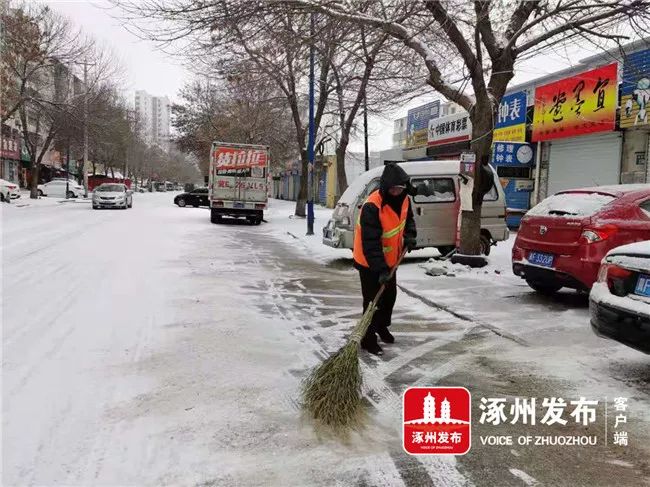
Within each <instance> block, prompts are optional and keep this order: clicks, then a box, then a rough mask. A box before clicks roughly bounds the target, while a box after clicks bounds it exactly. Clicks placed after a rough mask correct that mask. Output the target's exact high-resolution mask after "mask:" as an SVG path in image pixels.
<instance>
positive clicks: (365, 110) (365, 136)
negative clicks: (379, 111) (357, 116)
mask: <svg viewBox="0 0 650 487" xmlns="http://www.w3.org/2000/svg"><path fill="white" fill-rule="evenodd" d="M363 148H364V151H365V163H366V171H369V170H370V157H369V156H368V105H367V104H366V94H365V93H364V94H363Z"/></svg>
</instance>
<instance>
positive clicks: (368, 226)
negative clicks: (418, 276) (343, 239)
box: [354, 164, 417, 274]
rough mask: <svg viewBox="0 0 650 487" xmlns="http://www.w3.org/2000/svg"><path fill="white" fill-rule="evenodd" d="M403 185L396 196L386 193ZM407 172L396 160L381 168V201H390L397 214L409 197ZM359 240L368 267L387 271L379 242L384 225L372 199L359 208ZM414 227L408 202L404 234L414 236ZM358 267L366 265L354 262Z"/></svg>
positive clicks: (361, 267) (409, 188) (386, 203)
mask: <svg viewBox="0 0 650 487" xmlns="http://www.w3.org/2000/svg"><path fill="white" fill-rule="evenodd" d="M399 185H405V186H406V191H403V192H402V194H401V195H399V196H398V197H394V196H391V195H390V194H389V193H388V188H390V187H391V186H399ZM410 186H411V185H410V182H409V176H408V174H406V171H404V169H402V168H401V167H400V166H399V165H397V164H387V165H386V167H385V168H384V172H383V173H382V175H381V179H380V180H379V193H380V194H381V197H382V205H390V207H391V208H392V209H393V211H394V212H395V213H397V214H398V215H399V213H400V211H401V208H402V203H403V202H404V198H407V197H408V194H409V193H410V190H411V187H410ZM360 224H361V241H362V244H363V255H364V256H365V257H366V261H368V265H369V266H370V270H371V271H373V272H374V273H376V274H381V273H382V272H387V271H389V270H390V269H389V268H388V265H387V264H386V261H385V260H384V251H383V249H382V245H381V235H382V233H383V229H382V228H381V222H380V221H379V210H378V208H377V207H376V206H375V205H373V204H372V203H365V204H364V205H363V208H362V210H361V219H360ZM416 236H417V231H416V229H415V220H414V219H413V211H412V209H411V207H410V206H409V210H408V215H407V216H406V226H405V228H404V237H405V238H415V237H416ZM354 267H356V268H357V269H365V267H363V266H361V265H359V264H357V263H356V262H355V263H354Z"/></svg>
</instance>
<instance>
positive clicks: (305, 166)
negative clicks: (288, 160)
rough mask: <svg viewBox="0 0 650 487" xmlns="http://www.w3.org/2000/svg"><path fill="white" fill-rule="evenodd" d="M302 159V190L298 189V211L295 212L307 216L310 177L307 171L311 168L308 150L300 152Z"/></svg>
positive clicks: (297, 214)
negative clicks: (306, 207)
mask: <svg viewBox="0 0 650 487" xmlns="http://www.w3.org/2000/svg"><path fill="white" fill-rule="evenodd" d="M300 160H301V167H302V174H301V175H300V191H298V197H297V198H296V211H295V212H294V214H295V215H296V216H307V212H306V210H305V206H306V204H307V182H308V181H307V180H308V178H309V175H308V172H307V171H308V170H309V161H308V158H307V151H306V150H302V151H301V152H300Z"/></svg>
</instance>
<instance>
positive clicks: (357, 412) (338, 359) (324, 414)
mask: <svg viewBox="0 0 650 487" xmlns="http://www.w3.org/2000/svg"><path fill="white" fill-rule="evenodd" d="M405 254H406V249H404V251H403V252H402V253H401V255H400V256H399V259H397V263H396V264H395V267H393V269H392V270H391V271H390V275H389V280H390V279H392V278H393V275H394V274H395V271H396V270H397V267H398V266H399V265H400V263H401V262H402V259H403V258H404V255H405ZM385 288H386V284H382V285H381V287H380V288H379V291H377V295H376V296H375V299H373V300H372V303H370V304H369V305H368V307H367V308H366V310H365V311H364V313H363V316H362V317H361V319H360V320H359V322H358V323H357V325H356V326H355V327H354V330H353V332H352V334H351V335H350V338H348V342H347V343H346V344H345V345H344V346H343V347H342V348H341V349H339V351H338V352H336V353H335V354H334V355H332V356H331V357H329V358H328V359H327V360H325V362H323V363H322V364H321V365H319V366H318V367H316V368H315V369H314V370H313V371H312V372H311V374H310V375H309V377H307V378H306V379H305V381H304V383H303V388H302V407H303V409H304V410H305V411H306V412H307V413H308V414H309V415H310V416H311V417H312V418H313V419H314V420H315V421H316V423H317V424H321V425H324V426H326V427H328V428H330V429H332V430H333V431H335V432H337V433H345V432H346V431H348V430H350V429H356V428H358V427H360V426H361V425H362V424H363V419H364V417H365V414H364V413H365V409H364V407H363V399H362V397H361V382H362V378H361V370H360V368H359V343H360V342H361V339H362V338H363V336H364V335H365V334H366V331H367V330H368V327H369V326H370V322H371V321H372V317H373V315H374V314H375V312H376V311H377V303H378V301H379V298H381V295H382V294H383V293H384V290H385Z"/></svg>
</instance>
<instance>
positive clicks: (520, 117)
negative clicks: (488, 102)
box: [493, 91, 527, 142]
mask: <svg viewBox="0 0 650 487" xmlns="http://www.w3.org/2000/svg"><path fill="white" fill-rule="evenodd" d="M526 106H527V97H526V93H525V92H523V91H520V92H517V93H513V94H511V95H507V96H504V97H503V99H502V100H501V103H500V104H499V110H498V112H497V121H496V124H495V125H494V134H493V140H495V141H498V140H505V141H511V142H524V141H525V140H526Z"/></svg>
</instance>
